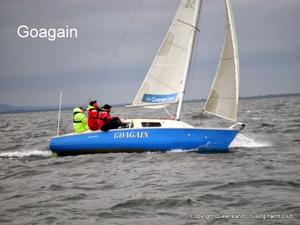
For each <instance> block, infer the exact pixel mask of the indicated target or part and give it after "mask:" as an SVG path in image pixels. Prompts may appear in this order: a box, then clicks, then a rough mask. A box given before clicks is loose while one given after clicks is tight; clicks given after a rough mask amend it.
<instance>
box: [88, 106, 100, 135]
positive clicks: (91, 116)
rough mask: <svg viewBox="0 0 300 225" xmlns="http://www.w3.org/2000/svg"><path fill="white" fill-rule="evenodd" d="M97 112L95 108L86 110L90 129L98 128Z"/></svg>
mask: <svg viewBox="0 0 300 225" xmlns="http://www.w3.org/2000/svg"><path fill="white" fill-rule="evenodd" d="M98 123H99V114H98V111H97V109H95V108H91V109H89V112H88V126H89V128H90V130H98V129H99V124H98Z"/></svg>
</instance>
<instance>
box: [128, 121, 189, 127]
mask: <svg viewBox="0 0 300 225" xmlns="http://www.w3.org/2000/svg"><path fill="white" fill-rule="evenodd" d="M124 122H125V123H128V124H129V128H145V127H157V128H159V127H161V128H192V127H193V126H191V125H189V124H187V123H185V122H182V121H177V120H164V119H126V120H124Z"/></svg>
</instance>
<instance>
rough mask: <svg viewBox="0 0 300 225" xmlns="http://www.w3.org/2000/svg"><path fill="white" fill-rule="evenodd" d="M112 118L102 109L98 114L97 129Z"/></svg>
mask: <svg viewBox="0 0 300 225" xmlns="http://www.w3.org/2000/svg"><path fill="white" fill-rule="evenodd" d="M111 119H112V117H111V115H110V113H109V112H107V111H102V112H100V114H99V124H98V125H99V129H101V127H102V126H103V125H104V124H105V123H107V122H108V121H110V120H111Z"/></svg>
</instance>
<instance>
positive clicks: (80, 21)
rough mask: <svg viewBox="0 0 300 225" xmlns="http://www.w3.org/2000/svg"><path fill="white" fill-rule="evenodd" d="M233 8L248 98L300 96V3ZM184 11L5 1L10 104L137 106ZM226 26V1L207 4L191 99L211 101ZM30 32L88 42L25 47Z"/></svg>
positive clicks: (2, 70)
mask: <svg viewBox="0 0 300 225" xmlns="http://www.w3.org/2000/svg"><path fill="white" fill-rule="evenodd" d="M231 2H232V7H233V13H234V18H235V23H236V32H237V38H238V45H239V54H240V69H241V80H240V96H242V97H245V96H257V95H266V94H283V93H296V92H300V88H299V87H300V85H299V84H300V38H299V37H300V29H299V27H300V26H299V25H300V24H299V23H300V22H299V21H300V13H299V11H300V1H299V0H276V1H275V0H263V1H262V0H232V1H231ZM178 4H179V0H85V1H81V0H52V1H46V0H27V1H22V0H4V1H1V2H0V29H1V31H0V49H1V51H0V104H9V105H17V106H53V105H57V104H58V101H59V92H60V90H62V91H63V105H68V106H70V105H78V104H83V103H86V102H87V101H88V99H89V98H90V97H91V98H93V99H98V101H99V102H100V103H103V104H104V103H110V104H119V103H130V102H131V101H132V100H133V98H134V96H135V94H136V93H137V91H138V89H139V86H140V85H141V83H142V81H143V79H144V77H145V75H146V73H147V70H148V68H149V66H150V65H151V63H152V60H153V58H154V56H155V54H156V52H157V50H158V48H159V46H160V44H161V42H162V40H163V38H164V35H165V34H166V32H167V29H168V27H169V25H170V23H171V21H172V18H173V16H174V14H175V12H176V10H177V7H178ZM134 15H135V17H134ZM132 18H134V19H133V21H132V22H130V21H131V20H132ZM224 18H225V11H224V1H223V0H204V2H203V5H202V11H201V16H200V24H199V28H200V32H199V35H198V38H197V45H196V48H195V54H194V57H193V63H192V66H191V71H190V76H189V77H188V84H187V92H186V95H185V99H201V98H206V97H207V95H208V92H209V89H210V86H211V83H212V81H213V77H214V74H215V71H216V69H217V66H218V61H219V57H220V54H221V50H222V45H223V39H224V31H225V27H224V26H225V20H224ZM20 25H27V26H28V27H30V28H38V29H40V28H65V27H66V25H68V26H69V27H74V28H77V30H78V38H73V39H56V40H55V41H49V40H47V39H41V38H35V39H33V38H31V39H30V38H29V39H28V38H27V39H24V38H20V37H18V35H17V28H18V27H19V26H20ZM121 37H123V38H121ZM120 40H122V41H121V42H120ZM116 46H119V47H118V48H117V47H116ZM116 49H117V50H116ZM115 50H116V51H115ZM105 68H107V69H105Z"/></svg>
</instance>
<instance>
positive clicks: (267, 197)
mask: <svg viewBox="0 0 300 225" xmlns="http://www.w3.org/2000/svg"><path fill="white" fill-rule="evenodd" d="M202 106H203V102H192V103H191V102H190V103H185V104H184V108H183V112H182V120H183V121H185V122H188V123H190V124H192V125H194V126H203V127H210V126H213V127H217V126H229V125H230V124H228V123H225V122H224V121H222V120H220V119H216V118H214V117H212V116H201V115H200V113H199V112H200V109H201V107H202ZM113 112H114V113H115V115H119V116H120V117H122V118H129V117H133V116H136V117H161V116H163V117H166V114H164V112H162V113H161V111H157V112H155V113H153V112H149V111H145V110H141V109H124V108H113ZM238 117H239V121H241V122H243V123H245V124H246V128H245V129H244V130H243V131H242V132H241V134H239V136H237V138H236V140H235V141H234V142H233V143H232V144H231V147H230V153H222V154H199V153H196V152H183V151H181V150H176V151H171V152H168V153H131V154H128V153H115V154H96V155H81V156H72V157H54V156H52V155H51V152H50V151H49V149H48V143H49V140H50V138H51V137H52V136H54V135H55V133H56V126H57V125H56V123H57V112H34V113H17V114H0V140H1V142H0V182H1V183H0V224H18V225H19V224H30V225H31V224H78V225H79V224H80V225H81V224H109V225H113V224H128V225H134V224H137V225H143V224H158V225H160V224H170V225H176V224H300V154H299V152H300V96H294V97H276V98H260V99H244V100H241V101H240V108H239V115H238ZM71 131H72V113H71V112H69V111H63V112H62V122H61V131H60V132H61V133H67V132H71Z"/></svg>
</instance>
